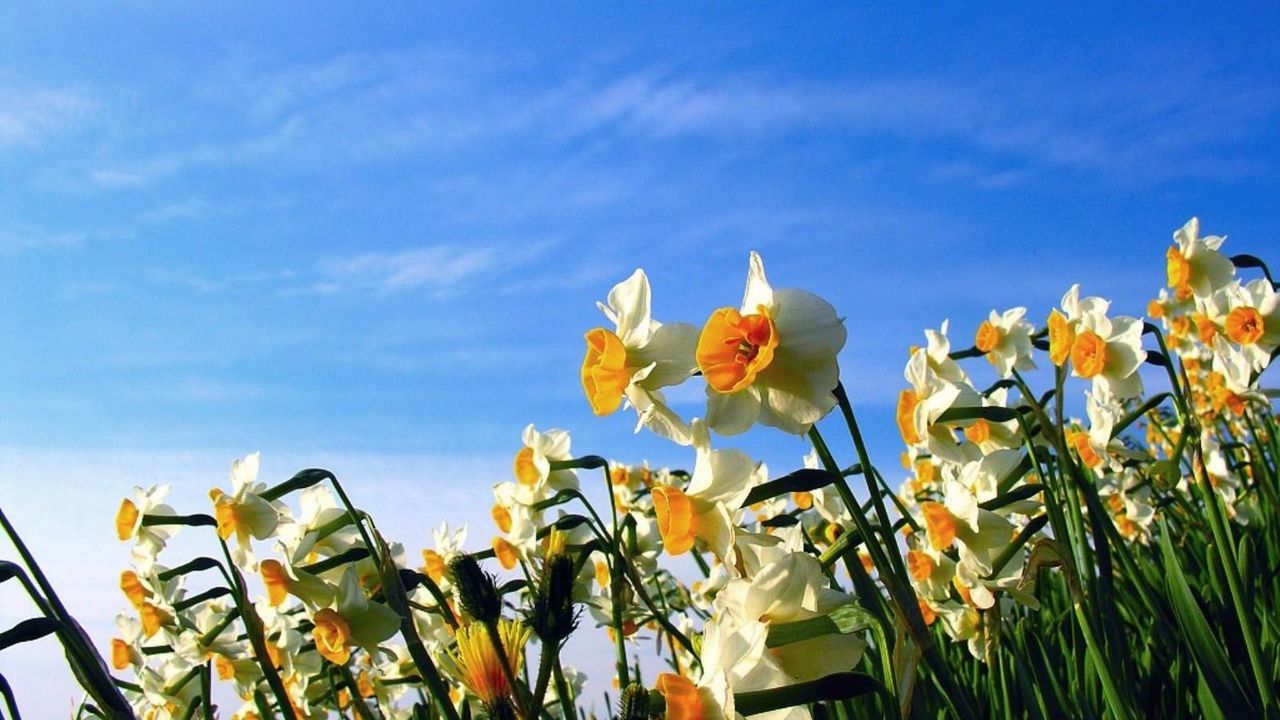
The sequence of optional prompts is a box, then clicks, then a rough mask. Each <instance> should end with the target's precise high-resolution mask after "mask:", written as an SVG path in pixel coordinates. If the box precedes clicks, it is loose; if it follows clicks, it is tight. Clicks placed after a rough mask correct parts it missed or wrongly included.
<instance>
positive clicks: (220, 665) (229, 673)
mask: <svg viewBox="0 0 1280 720" xmlns="http://www.w3.org/2000/svg"><path fill="white" fill-rule="evenodd" d="M213 666H214V668H215V669H216V670H217V671H218V679H219V680H221V681H223V682H226V681H228V680H231V679H232V678H234V677H235V676H236V666H235V665H234V664H233V663H232V662H231V661H230V660H228V659H227V658H225V657H223V656H221V655H219V656H218V657H216V658H214V659H213Z"/></svg>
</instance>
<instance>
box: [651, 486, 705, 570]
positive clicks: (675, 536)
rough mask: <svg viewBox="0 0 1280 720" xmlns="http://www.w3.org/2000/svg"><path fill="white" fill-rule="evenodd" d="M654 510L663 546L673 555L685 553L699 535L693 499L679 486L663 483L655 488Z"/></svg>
mask: <svg viewBox="0 0 1280 720" xmlns="http://www.w3.org/2000/svg"><path fill="white" fill-rule="evenodd" d="M653 510H654V513H655V514H656V515H657V516H658V532H660V533H661V534H662V546H663V547H664V548H666V549H667V552H668V553H669V554H671V555H683V554H684V553H685V552H688V550H689V548H691V547H693V540H694V538H695V537H697V528H696V526H697V522H696V520H697V518H696V517H695V516H694V512H693V501H692V500H690V499H689V496H688V495H685V494H684V492H683V491H681V490H680V489H679V488H674V487H671V486H670V485H662V486H659V487H656V488H654V489H653Z"/></svg>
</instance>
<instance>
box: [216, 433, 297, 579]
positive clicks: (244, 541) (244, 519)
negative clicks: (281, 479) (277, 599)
mask: <svg viewBox="0 0 1280 720" xmlns="http://www.w3.org/2000/svg"><path fill="white" fill-rule="evenodd" d="M257 479H258V453H253V454H252V455H248V456H246V457H244V458H242V459H239V460H236V461H235V462H233V463H231V494H230V495H228V494H226V493H224V492H223V491H222V490H220V489H218V488H214V489H213V490H210V491H209V499H210V500H212V501H213V516H214V518H216V519H217V521H218V536H219V537H221V538H222V539H223V540H229V539H231V537H232V536H234V537H235V539H236V542H235V545H234V546H233V547H232V548H231V559H232V560H234V561H235V563H236V564H237V565H239V566H241V567H246V568H251V567H253V566H254V564H255V562H256V561H255V559H254V555H253V548H252V546H251V545H250V543H249V538H250V537H251V536H252V537H254V538H256V539H258V540H265V539H267V538H269V537H271V536H272V534H273V533H275V530H276V525H277V524H278V523H279V521H280V511H279V510H277V509H276V507H275V506H274V505H272V504H271V503H269V502H267V501H266V500H264V499H262V497H261V496H260V495H259V493H261V492H262V491H264V490H266V487H267V486H266V483H259V482H257Z"/></svg>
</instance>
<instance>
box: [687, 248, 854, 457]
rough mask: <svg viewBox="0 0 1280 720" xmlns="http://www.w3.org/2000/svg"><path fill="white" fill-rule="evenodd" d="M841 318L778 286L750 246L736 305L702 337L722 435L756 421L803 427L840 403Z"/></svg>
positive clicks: (710, 404) (710, 410) (702, 360)
mask: <svg viewBox="0 0 1280 720" xmlns="http://www.w3.org/2000/svg"><path fill="white" fill-rule="evenodd" d="M845 337H846V333H845V328H844V321H843V320H841V319H840V318H839V317H837V316H836V311H835V308H833V307H832V306H831V305H830V304H829V303H828V302H827V301H826V300H823V299H822V298H820V297H818V296H817V295H814V294H813V293H809V292H806V291H804V290H777V291H775V290H774V289H773V288H772V287H771V286H770V285H769V281H768V280H767V279H766V278H765V274H764V261H762V260H761V259H760V256H759V255H758V254H757V253H755V252H752V253H751V258H750V263H749V269H748V272H747V287H746V292H745V293H744V295H743V299H742V305H741V306H740V307H739V308H732V307H726V308H720V309H719V310H716V311H715V312H713V313H712V314H711V317H710V318H708V319H707V322H706V324H705V325H704V326H703V328H702V333H701V334H700V335H699V337H698V346H697V353H696V357H697V363H698V369H699V370H701V371H702V375H703V378H704V379H705V380H706V382H707V395H708V401H707V424H708V425H709V426H710V427H711V429H713V430H715V431H716V432H718V433H720V434H722V435H736V434H738V433H741V432H745V431H746V430H747V429H748V428H750V427H751V426H752V425H754V424H755V423H757V422H759V423H760V424H762V425H768V426H770V427H776V428H779V429H781V430H784V431H786V432H790V433H794V434H797V435H798V434H802V433H804V432H805V431H807V430H808V429H809V426H810V425H812V424H813V423H815V422H817V421H818V420H820V419H821V418H822V417H823V416H825V415H826V414H827V413H828V412H830V411H831V409H832V408H833V407H835V396H834V395H833V394H832V391H834V390H835V387H836V384H837V383H838V382H839V379H840V378H839V368H838V367H837V364H836V354H837V353H839V352H840V350H841V348H843V347H844V343H845Z"/></svg>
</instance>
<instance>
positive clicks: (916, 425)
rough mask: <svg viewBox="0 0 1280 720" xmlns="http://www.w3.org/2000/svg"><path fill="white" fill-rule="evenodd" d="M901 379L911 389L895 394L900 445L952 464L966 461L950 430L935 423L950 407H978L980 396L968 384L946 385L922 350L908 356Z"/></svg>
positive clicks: (980, 404)
mask: <svg viewBox="0 0 1280 720" xmlns="http://www.w3.org/2000/svg"><path fill="white" fill-rule="evenodd" d="M903 375H904V376H905V377H906V379H907V382H908V383H910V384H911V387H910V388H907V389H905V390H903V391H901V392H900V393H898V407H897V412H896V417H897V421H898V432H899V433H901V435H902V441H903V442H904V443H906V444H907V445H908V446H909V447H916V448H920V447H924V448H927V449H928V451H929V453H930V454H932V455H934V456H936V457H939V458H944V459H947V460H950V461H953V462H959V461H964V460H967V459H970V456H969V454H968V453H967V451H966V450H965V449H964V448H962V447H960V445H959V444H958V443H957V442H956V437H955V431H954V429H952V428H951V427H949V426H945V425H941V424H938V423H937V420H938V418H939V417H941V416H942V414H943V413H944V412H946V411H947V410H950V409H951V408H953V407H954V408H961V407H981V406H982V396H981V395H979V394H978V392H977V391H976V390H974V389H973V388H972V387H970V386H969V385H968V384H956V383H952V382H948V381H946V380H944V379H943V378H941V377H940V376H938V375H937V374H936V373H934V372H933V370H932V369H930V366H929V356H928V353H927V352H926V351H925V350H924V349H923V348H920V349H917V350H916V351H915V352H913V353H911V359H910V360H908V361H907V367H906V370H905V371H904V373H903Z"/></svg>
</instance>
